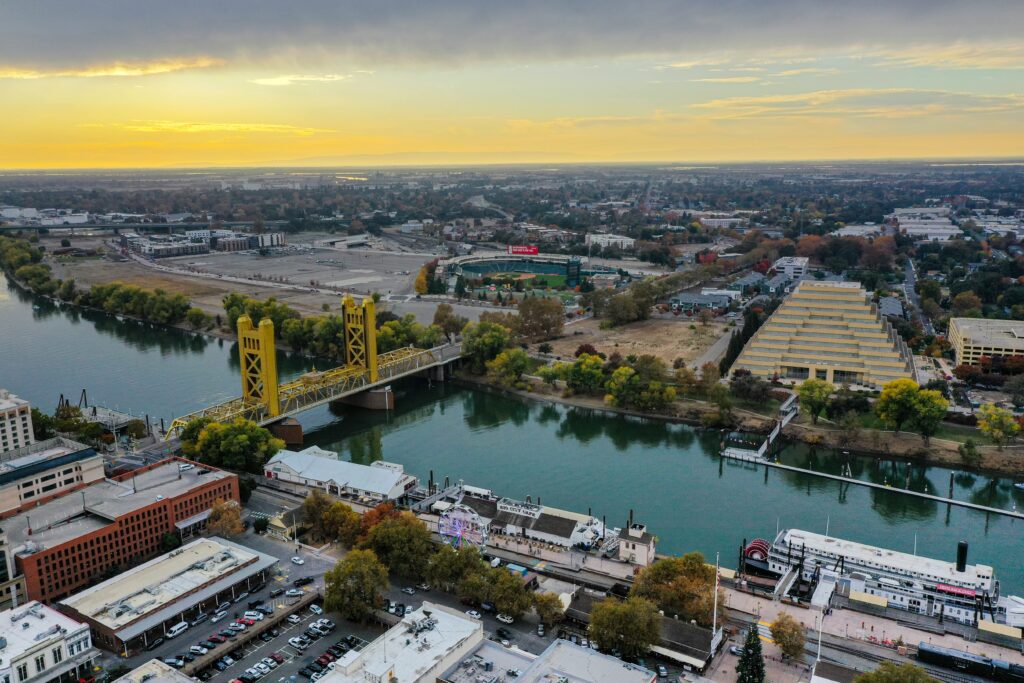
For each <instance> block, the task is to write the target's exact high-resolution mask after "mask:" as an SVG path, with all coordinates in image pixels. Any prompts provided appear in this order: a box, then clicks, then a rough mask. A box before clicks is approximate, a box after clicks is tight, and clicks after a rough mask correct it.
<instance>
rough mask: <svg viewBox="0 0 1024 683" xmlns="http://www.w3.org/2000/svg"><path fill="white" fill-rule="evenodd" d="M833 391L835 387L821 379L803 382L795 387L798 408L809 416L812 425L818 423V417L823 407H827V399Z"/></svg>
mask: <svg viewBox="0 0 1024 683" xmlns="http://www.w3.org/2000/svg"><path fill="white" fill-rule="evenodd" d="M833 391H835V387H834V386H832V385H831V384H829V383H828V382H826V381H825V380H823V379H814V378H811V379H808V380H804V381H803V382H802V383H801V384H800V386H799V387H797V390H796V392H797V396H799V398H800V408H801V409H802V410H803V411H804V412H805V413H807V414H808V415H810V416H811V422H813V423H814V424H817V423H818V417H819V416H820V415H821V413H822V411H823V410H825V406H827V405H828V399H829V397H830V396H831V395H832V392H833Z"/></svg>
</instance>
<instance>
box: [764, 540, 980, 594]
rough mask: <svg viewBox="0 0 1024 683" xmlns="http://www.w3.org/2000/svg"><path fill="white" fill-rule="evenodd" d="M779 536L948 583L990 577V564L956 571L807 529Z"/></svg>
mask: <svg viewBox="0 0 1024 683" xmlns="http://www.w3.org/2000/svg"><path fill="white" fill-rule="evenodd" d="M780 536H781V537H782V538H784V539H785V541H786V542H788V543H789V544H790V545H791V546H793V547H794V548H799V547H800V546H801V545H805V546H806V547H807V548H808V549H809V550H813V551H815V552H825V553H831V554H832V555H842V556H844V557H846V558H848V559H851V560H854V561H856V562H860V563H865V564H867V563H870V564H872V565H876V566H881V567H883V568H891V569H892V570H894V571H896V572H898V573H903V574H906V575H908V576H920V577H923V578H929V579H933V580H935V581H940V582H945V583H949V584H951V585H958V584H964V583H967V584H971V585H975V586H977V585H985V586H988V585H989V584H990V583H991V580H992V567H989V566H987V565H983V564H969V565H967V567H966V571H963V572H958V571H957V570H956V563H955V562H947V561H945V560H936V559H934V558H931V557H921V556H920V555H911V554H910V553H903V552H899V551H897V550H888V549H886V548H878V547H875V546H871V545H865V544H864V543H858V542H856V541H847V540H844V539H841V538H835V537H834V536H823V535H821V534H816V533H813V532H810V531H802V530H800V529H786V530H785V531H783V532H781V534H780ZM979 574H980V575H981V576H979ZM983 577H984V578H983Z"/></svg>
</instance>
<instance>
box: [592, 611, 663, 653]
mask: <svg viewBox="0 0 1024 683" xmlns="http://www.w3.org/2000/svg"><path fill="white" fill-rule="evenodd" d="M659 619H660V615H659V614H658V609H657V607H655V605H654V603H653V602H651V601H650V600H645V599H644V598H640V597H635V596H631V597H630V598H629V599H627V600H618V599H617V598H605V599H604V600H602V601H600V602H598V603H597V604H595V605H594V608H593V609H592V610H591V612H590V627H589V629H588V633H589V634H590V639H591V640H593V641H595V642H597V644H598V645H599V646H600V647H601V648H602V649H604V650H618V651H619V652H621V653H622V656H623V657H625V658H627V659H635V658H637V657H641V656H643V655H644V654H646V653H647V651H648V650H649V649H650V647H651V645H652V644H653V643H656V642H658V638H659V630H658V628H659Z"/></svg>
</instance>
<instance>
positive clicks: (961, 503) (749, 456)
mask: <svg viewBox="0 0 1024 683" xmlns="http://www.w3.org/2000/svg"><path fill="white" fill-rule="evenodd" d="M730 451H733V452H730ZM722 457H723V458H730V459H732V460H739V461H741V462H749V463H754V464H756V465H764V466H765V467H766V468H768V467H774V468H776V469H780V470H785V471H787V472H797V473H799V474H810V475H813V476H816V477H822V478H823V479H832V480H833V481H838V482H840V483H843V484H855V485H857V486H866V487H867V488H872V489H878V490H881V491H889V492H892V493H901V494H904V495H907V496H915V497H917V498H923V499H925V500H932V501H935V502H936V503H946V504H948V505H956V506H957V507H962V508H967V509H969V510H976V511H978V512H984V513H985V514H994V515H1003V516H1005V517H1012V518H1014V519H1022V520H1024V513H1021V512H1017V511H1016V510H1003V509H1000V508H993V507H988V506H986V505H978V504H977V503H971V502H968V501H966V500H957V499H956V498H953V497H952V496H950V497H948V498H946V497H943V496H936V495H934V494H931V493H922V492H920V491H911V490H910V489H901V488H896V487H894V486H889V485H887V484H878V483H875V482H873V481H863V480H861V479H853V478H852V477H844V476H842V475H839V474H829V473H827V472H818V471H815V470H809V469H806V468H804V467H796V466H794V465H785V464H783V463H781V462H774V461H772V460H768V459H766V458H763V457H758V456H757V455H755V454H754V453H752V452H751V451H746V452H740V449H725V450H723V451H722Z"/></svg>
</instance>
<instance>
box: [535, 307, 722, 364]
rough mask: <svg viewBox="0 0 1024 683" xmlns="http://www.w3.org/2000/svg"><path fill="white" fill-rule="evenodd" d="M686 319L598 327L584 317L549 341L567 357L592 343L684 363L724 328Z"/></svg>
mask: <svg viewBox="0 0 1024 683" xmlns="http://www.w3.org/2000/svg"><path fill="white" fill-rule="evenodd" d="M690 324H691V323H690V321H689V320H680V319H671V320H668V319H651V320H643V321H641V322H638V323H633V324H631V325H625V326H623V327H615V328H611V329H607V330H602V329H601V328H600V326H599V321H597V320H594V319H592V318H591V319H589V320H584V321H582V322H579V323H575V324H573V325H568V326H567V327H566V328H565V334H564V335H563V336H562V337H561V338H560V339H557V340H555V341H554V342H552V343H551V345H552V346H553V347H554V353H555V354H556V355H559V356H562V357H567V356H568V357H571V356H572V355H573V354H574V353H575V352H576V348H577V347H578V346H579V345H580V344H593V345H594V347H595V348H596V349H597V350H598V351H601V352H603V353H606V354H609V355H610V354H612V353H614V352H616V351H618V352H619V353H620V354H622V355H623V356H628V355H629V354H636V355H638V356H640V355H644V354H651V355H654V356H658V357H659V358H661V359H662V360H664V361H665V362H666V363H668V364H669V365H671V364H672V361H674V360H675V359H676V358H683V359H684V360H685V361H686V362H687V363H689V362H691V361H693V360H694V359H696V358H697V357H698V356H699V355H700V354H701V353H702V352H703V351H704V350H705V349H707V348H708V347H710V346H711V345H712V344H713V343H714V342H715V340H716V339H718V338H719V337H720V336H722V335H723V334H724V333H725V330H726V329H728V328H727V327H726V326H725V324H724V323H719V322H713V323H711V324H709V325H708V326H707V327H706V328H703V329H702V328H701V326H700V324H696V329H693V330H691V329H690Z"/></svg>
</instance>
